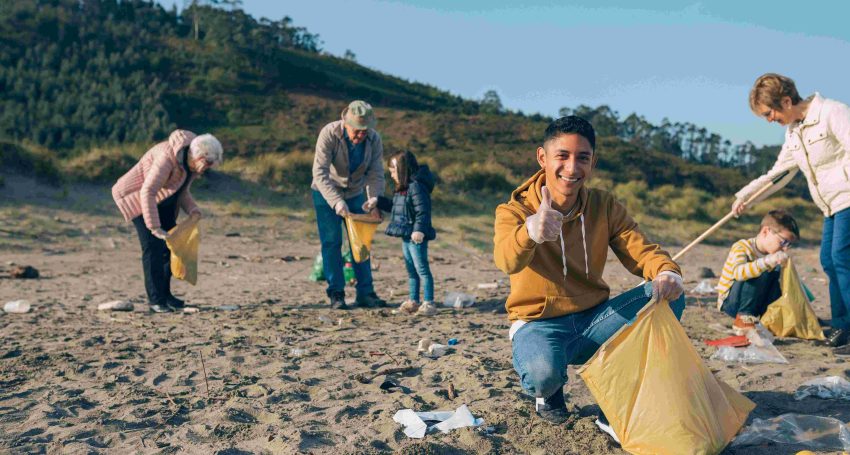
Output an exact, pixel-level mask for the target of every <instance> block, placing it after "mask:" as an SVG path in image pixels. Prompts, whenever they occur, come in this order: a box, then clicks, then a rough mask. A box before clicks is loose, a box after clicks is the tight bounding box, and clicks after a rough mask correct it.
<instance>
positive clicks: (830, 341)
mask: <svg viewBox="0 0 850 455" xmlns="http://www.w3.org/2000/svg"><path fill="white" fill-rule="evenodd" d="M848 338H850V330H848V329H832V331H831V332H830V333H829V336H828V337H826V345H827V346H829V347H832V348H837V347H839V346H845V345H847V342H848V341H850V340H848Z"/></svg>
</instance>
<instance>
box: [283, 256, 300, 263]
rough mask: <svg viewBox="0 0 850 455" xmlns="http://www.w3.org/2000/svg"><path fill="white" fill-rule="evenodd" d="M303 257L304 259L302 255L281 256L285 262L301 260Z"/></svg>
mask: <svg viewBox="0 0 850 455" xmlns="http://www.w3.org/2000/svg"><path fill="white" fill-rule="evenodd" d="M302 259H304V258H302V257H301V256H284V257H282V258H280V260H281V261H283V262H293V261H300V260H302Z"/></svg>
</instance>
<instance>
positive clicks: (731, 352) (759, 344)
mask: <svg viewBox="0 0 850 455" xmlns="http://www.w3.org/2000/svg"><path fill="white" fill-rule="evenodd" d="M746 336H747V339H748V340H749V341H750V344H749V345H747V346H746V347H733V346H720V347H718V348H717V351H716V352H715V353H714V354H712V356H711V360H723V361H725V362H739V363H781V364H787V363H788V360H787V359H786V358H785V356H783V355H782V353H781V352H779V350H778V349H776V346H774V345H773V341H774V340H775V338H774V336H773V335H772V334H771V333H770V332H769V331H768V330H767V329H766V328H765V327H764V326H762V325H761V324H756V330H750V331H748V332H747V334H746Z"/></svg>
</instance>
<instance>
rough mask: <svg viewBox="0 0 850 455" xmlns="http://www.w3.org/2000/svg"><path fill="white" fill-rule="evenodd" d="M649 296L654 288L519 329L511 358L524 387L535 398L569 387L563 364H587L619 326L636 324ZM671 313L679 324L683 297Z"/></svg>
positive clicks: (639, 289)
mask: <svg viewBox="0 0 850 455" xmlns="http://www.w3.org/2000/svg"><path fill="white" fill-rule="evenodd" d="M650 297H652V283H646V284H644V285H641V286H638V287H636V288H634V289H631V290H629V291H626V292H624V293H622V294H620V295H618V296H617V297H614V298H613V299H609V300H608V301H607V302H605V303H602V304H600V305H597V306H595V307H593V308H589V309H587V310H584V311H582V312H579V313H572V314H567V315H565V316H560V317H557V318H552V319H543V320H536V321H530V322H528V323H526V324H525V325H523V326H522V327H520V328H519V329H518V330H517V331H516V333H515V334H514V338H513V358H514V369H516V371H517V373H519V377H520V381H521V383H522V388H523V389H524V390H525V391H526V392H527V393H528V394H529V395H532V396H534V397H538V398H548V397H550V396H552V395H553V394H554V393H555V392H556V391H557V390H558V389H559V388H560V387H561V386H563V385H564V384H565V383H566V382H567V365H582V364H584V363H585V362H587V361H588V360H589V359H590V358H591V357H592V356H593V354H594V353H596V350H597V349H599V347H600V346H602V344H603V343H605V342H606V341H608V339H609V338H611V336H612V335H614V333H616V332H617V331H618V330H620V328H621V327H623V326H624V325H626V324H631V323H633V322H634V320H635V317H636V316H637V313H638V311H640V309H641V308H643V307H644V306H645V305H646V304H647V303H648V302H649V299H650ZM670 308H671V309H672V310H673V313H675V314H676V318H678V319H680V320H681V319H682V312H683V311H684V310H685V296H684V294H683V295H682V296H681V297H679V298H678V299H676V300H674V301H672V302H670Z"/></svg>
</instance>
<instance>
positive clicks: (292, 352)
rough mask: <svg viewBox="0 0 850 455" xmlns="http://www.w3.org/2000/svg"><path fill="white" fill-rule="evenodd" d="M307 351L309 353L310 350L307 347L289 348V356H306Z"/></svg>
mask: <svg viewBox="0 0 850 455" xmlns="http://www.w3.org/2000/svg"><path fill="white" fill-rule="evenodd" d="M307 353H308V351H307V350H306V349H302V348H291V349H290V350H289V356H290V357H304V356H306V355H307Z"/></svg>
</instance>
